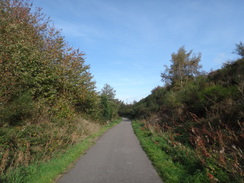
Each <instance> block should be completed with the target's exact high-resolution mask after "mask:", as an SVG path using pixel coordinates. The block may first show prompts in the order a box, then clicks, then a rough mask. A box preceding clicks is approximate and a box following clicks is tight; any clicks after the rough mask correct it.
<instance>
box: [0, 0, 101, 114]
mask: <svg viewBox="0 0 244 183" xmlns="http://www.w3.org/2000/svg"><path fill="white" fill-rule="evenodd" d="M29 2H30V1H29V0H1V1H0V104H1V105H0V108H5V109H8V108H7V107H6V106H11V107H12V106H13V105H11V103H13V104H16V103H18V102H15V101H18V100H20V99H21V100H22V98H26V97H22V95H23V96H26V95H27V94H28V95H30V98H31V99H32V100H33V101H35V102H38V101H40V100H41V101H42V102H43V103H45V104H47V105H49V106H55V105H56V106H55V107H56V109H55V110H56V111H59V112H60V113H62V110H63V109H64V105H66V104H67V105H66V106H68V108H67V110H66V111H71V110H70V109H73V108H76V109H77V111H79V112H82V113H87V111H91V110H92V108H93V107H94V105H95V103H98V102H97V101H98V100H99V99H98V95H97V93H96V91H95V82H93V76H92V75H91V73H90V72H89V69H90V66H89V65H86V63H85V60H84V54H83V53H81V52H80V51H79V50H76V49H73V48H72V47H70V46H69V45H68V44H67V43H66V41H65V40H64V37H63V36H62V35H61V34H60V32H59V31H57V30H55V29H54V28H53V26H51V25H49V22H50V20H49V19H48V18H46V17H45V15H44V14H43V13H42V12H41V9H33V8H32V5H31V4H30V3H29ZM64 101H65V102H64ZM65 103H66V104H65ZM55 110H54V111H55ZM9 111H13V112H14V110H11V108H10V109H9Z"/></svg>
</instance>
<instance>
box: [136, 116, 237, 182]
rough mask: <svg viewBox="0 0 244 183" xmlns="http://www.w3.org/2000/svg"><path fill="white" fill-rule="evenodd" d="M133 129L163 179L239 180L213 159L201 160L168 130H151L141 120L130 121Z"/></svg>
mask: <svg viewBox="0 0 244 183" xmlns="http://www.w3.org/2000/svg"><path fill="white" fill-rule="evenodd" d="M132 126H133V128H134V131H135V133H136V135H137V137H138V139H139V140H140V143H141V145H142V147H143V149H144V150H145V152H146V153H147V155H148V157H149V158H150V160H151V161H152V163H153V165H154V167H155V168H156V170H157V172H158V173H159V175H160V176H161V178H162V180H163V181H164V182H166V183H167V182H169V183H174V182H175V183H178V182H187V183H188V182H191V183H204V182H239V181H240V180H238V179H237V177H236V178H233V177H232V178H230V177H228V174H227V172H224V171H223V170H221V169H220V168H218V167H217V166H216V165H215V164H214V162H202V161H201V159H199V158H198V156H197V154H196V152H195V151H194V150H193V149H191V148H190V147H187V146H184V145H182V144H181V143H179V142H177V141H174V136H172V134H170V133H168V132H167V133H162V132H161V133H159V132H155V131H154V130H153V129H150V128H148V127H146V126H145V124H144V123H140V122H136V121H134V122H133V123H132Z"/></svg>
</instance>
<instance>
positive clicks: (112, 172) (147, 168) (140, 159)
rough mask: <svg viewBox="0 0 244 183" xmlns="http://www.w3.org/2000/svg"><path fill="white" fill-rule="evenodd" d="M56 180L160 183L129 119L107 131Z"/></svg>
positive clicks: (77, 182)
mask: <svg viewBox="0 0 244 183" xmlns="http://www.w3.org/2000/svg"><path fill="white" fill-rule="evenodd" d="M58 183H162V181H161V179H160V177H159V176H158V175H157V173H156V170H155V169H154V168H153V166H152V164H151V162H150V160H149V159H148V157H147V155H146V154H145V152H144V151H143V150H142V148H141V146H140V144H139V141H138V139H137V137H136V136H135V134H134V132H133V129H132V126H131V121H129V120H127V119H123V121H122V122H121V123H119V124H118V125H116V126H115V127H113V128H111V129H110V130H108V131H107V132H106V133H105V134H104V135H103V136H102V137H100V138H99V140H98V141H97V143H96V144H95V145H94V146H93V147H91V148H90V150H88V151H87V153H86V154H85V155H84V156H82V157H81V158H80V159H79V160H78V161H77V163H76V164H75V165H74V167H73V168H72V169H71V170H70V171H68V172H67V173H66V174H64V175H63V176H62V177H61V178H60V179H59V180H58Z"/></svg>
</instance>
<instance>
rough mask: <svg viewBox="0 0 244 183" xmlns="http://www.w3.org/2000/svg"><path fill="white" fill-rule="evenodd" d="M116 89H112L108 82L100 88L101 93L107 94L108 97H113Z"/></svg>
mask: <svg viewBox="0 0 244 183" xmlns="http://www.w3.org/2000/svg"><path fill="white" fill-rule="evenodd" d="M115 93H116V90H114V89H113V88H112V87H111V86H110V85H109V84H105V85H104V87H103V88H102V90H101V95H104V96H107V97H108V99H114V97H115Z"/></svg>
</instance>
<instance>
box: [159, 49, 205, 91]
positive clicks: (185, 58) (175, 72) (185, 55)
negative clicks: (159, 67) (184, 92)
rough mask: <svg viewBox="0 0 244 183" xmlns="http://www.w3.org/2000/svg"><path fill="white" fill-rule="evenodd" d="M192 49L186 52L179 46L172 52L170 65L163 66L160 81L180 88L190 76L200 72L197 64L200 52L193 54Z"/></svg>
mask: <svg viewBox="0 0 244 183" xmlns="http://www.w3.org/2000/svg"><path fill="white" fill-rule="evenodd" d="M192 54H193V53H192V50H191V51H189V52H187V51H186V50H185V48H184V47H181V48H180V49H179V50H178V52H177V53H172V55H171V58H172V59H171V62H172V64H171V65H170V67H167V66H165V68H166V69H165V71H164V72H163V73H161V77H162V81H164V82H166V84H171V85H173V86H175V87H176V88H177V87H179V88H182V87H183V86H184V84H186V83H187V82H188V81H189V80H190V79H191V78H193V77H194V76H197V75H199V74H200V72H199V69H200V68H201V67H202V66H201V65H199V62H200V60H201V54H200V53H199V54H197V55H195V54H193V55H192Z"/></svg>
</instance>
